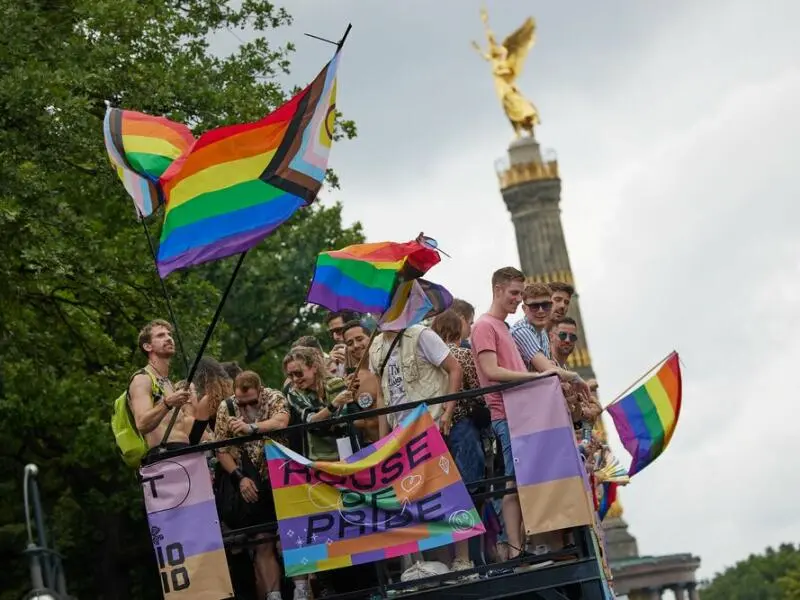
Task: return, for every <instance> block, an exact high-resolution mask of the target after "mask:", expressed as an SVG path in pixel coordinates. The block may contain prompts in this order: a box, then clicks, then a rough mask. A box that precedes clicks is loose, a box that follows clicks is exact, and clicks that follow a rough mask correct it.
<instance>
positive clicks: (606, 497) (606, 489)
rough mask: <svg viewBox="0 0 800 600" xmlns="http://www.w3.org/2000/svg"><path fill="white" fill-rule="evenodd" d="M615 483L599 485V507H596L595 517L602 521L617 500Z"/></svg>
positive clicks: (609, 482) (607, 482)
mask: <svg viewBox="0 0 800 600" xmlns="http://www.w3.org/2000/svg"><path fill="white" fill-rule="evenodd" d="M618 485H619V484H618V483H617V482H616V481H604V482H603V483H601V484H600V488H601V490H602V492H601V496H600V505H599V506H598V507H597V516H598V517H599V518H600V520H601V521H602V520H603V519H605V518H606V515H607V514H608V511H609V509H610V508H611V505H612V504H614V501H615V500H616V499H617V486H618Z"/></svg>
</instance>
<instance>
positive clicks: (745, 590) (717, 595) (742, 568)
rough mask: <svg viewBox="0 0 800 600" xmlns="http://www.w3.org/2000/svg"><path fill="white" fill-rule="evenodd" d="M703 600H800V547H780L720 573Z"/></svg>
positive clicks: (789, 545) (708, 586) (701, 596)
mask: <svg viewBox="0 0 800 600" xmlns="http://www.w3.org/2000/svg"><path fill="white" fill-rule="evenodd" d="M700 598H701V599H702V600H800V547H795V546H794V545H793V544H781V546H780V547H779V548H778V549H777V550H775V549H773V548H767V549H766V551H765V552H764V554H751V555H750V556H749V557H747V559H746V560H743V561H740V562H738V563H736V564H735V565H734V566H733V567H729V568H727V569H725V570H724V571H723V572H722V573H718V574H717V575H716V576H715V577H714V579H712V581H711V582H710V583H709V584H708V585H707V586H705V587H703V589H702V590H701V592H700Z"/></svg>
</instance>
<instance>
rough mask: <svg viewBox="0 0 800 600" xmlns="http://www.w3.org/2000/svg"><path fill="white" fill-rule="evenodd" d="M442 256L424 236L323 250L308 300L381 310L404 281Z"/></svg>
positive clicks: (333, 307) (331, 307)
mask: <svg viewBox="0 0 800 600" xmlns="http://www.w3.org/2000/svg"><path fill="white" fill-rule="evenodd" d="M440 260H441V257H440V256H439V253H438V252H437V251H436V250H434V249H433V248H432V247H431V246H430V244H428V243H426V242H425V241H424V240H423V241H421V240H414V241H411V242H406V243H404V244H400V243H396V242H375V243H371V244H356V245H353V246H347V247H346V248H342V249H341V250H331V251H329V252H320V254H319V255H318V256H317V264H316V267H315V268H314V276H313V278H312V280H311V287H310V288H309V290H308V301H309V302H311V303H313V304H318V305H320V306H323V307H325V308H327V309H328V310H331V311H339V310H345V309H349V310H355V311H357V312H361V313H375V314H380V313H383V312H384V311H385V310H387V309H388V308H389V306H390V305H391V303H392V298H393V295H394V293H395V291H396V289H397V286H398V285H399V284H400V283H401V282H402V281H410V280H412V279H416V278H418V277H422V276H423V275H424V274H425V273H427V272H428V270H429V269H430V268H431V267H433V266H434V265H436V264H437V263H438V262H439V261H440Z"/></svg>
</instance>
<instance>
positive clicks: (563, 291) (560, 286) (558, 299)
mask: <svg viewBox="0 0 800 600" xmlns="http://www.w3.org/2000/svg"><path fill="white" fill-rule="evenodd" d="M547 287H549V288H550V292H551V296H550V300H551V301H552V303H553V310H552V312H551V313H550V321H551V324H555V323H556V322H557V321H559V320H560V319H563V318H564V317H566V316H567V310H569V304H570V302H572V296H574V295H575V288H574V287H573V286H571V285H570V284H568V283H564V282H563V281H553V282H552V283H549V284H548V285H547Z"/></svg>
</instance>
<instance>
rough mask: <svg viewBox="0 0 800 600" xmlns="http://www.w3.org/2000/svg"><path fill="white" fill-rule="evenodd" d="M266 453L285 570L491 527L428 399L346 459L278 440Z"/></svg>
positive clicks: (292, 572)
mask: <svg viewBox="0 0 800 600" xmlns="http://www.w3.org/2000/svg"><path fill="white" fill-rule="evenodd" d="M266 456H267V461H268V465H269V476H270V480H271V482H272V491H273V495H274V497H275V506H276V508H277V513H278V531H279V532H280V538H281V546H282V548H283V563H284V566H285V567H286V575H287V577H295V576H297V575H303V574H305V573H314V572H317V571H325V570H328V569H337V568H341V567H349V566H351V565H359V564H364V563H369V562H375V561H380V560H385V559H388V558H394V557H398V556H404V555H406V554H411V553H414V552H418V551H422V550H428V549H430V548H437V547H439V546H444V545H447V544H452V543H453V542H458V541H461V540H466V539H468V538H471V537H473V536H476V535H480V534H482V533H484V532H485V529H484V527H483V524H482V523H481V519H480V515H479V514H478V512H477V511H476V510H475V506H474V504H473V503H472V498H470V496H469V493H468V492H467V488H466V487H465V486H464V482H463V481H462V480H461V474H460V473H459V472H458V468H457V467H456V464H455V461H454V460H453V457H452V456H451V455H450V452H449V451H448V449H447V445H446V444H445V443H444V440H443V439H442V435H441V434H440V433H439V429H438V428H437V427H436V424H435V423H434V422H433V419H432V418H431V415H430V412H428V409H427V407H426V406H425V405H424V404H421V405H419V406H417V407H416V408H415V409H413V410H412V411H411V412H410V413H409V414H408V415H407V416H406V417H405V418H404V419H403V420H402V421H401V422H400V424H399V425H398V427H396V428H395V429H394V430H393V431H392V433H390V434H389V435H387V436H386V437H384V438H382V439H381V440H379V441H377V442H375V443H374V444H372V445H371V446H368V447H366V448H364V449H362V450H360V451H359V452H357V453H356V454H354V455H352V456H350V457H348V458H347V459H346V460H344V461H339V462H327V461H312V460H309V459H308V458H305V457H303V456H300V455H299V454H297V453H295V452H292V451H291V450H290V449H289V448H286V447H284V446H281V445H280V444H278V443H276V442H274V441H271V440H270V441H268V442H267V445H266Z"/></svg>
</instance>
